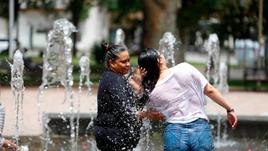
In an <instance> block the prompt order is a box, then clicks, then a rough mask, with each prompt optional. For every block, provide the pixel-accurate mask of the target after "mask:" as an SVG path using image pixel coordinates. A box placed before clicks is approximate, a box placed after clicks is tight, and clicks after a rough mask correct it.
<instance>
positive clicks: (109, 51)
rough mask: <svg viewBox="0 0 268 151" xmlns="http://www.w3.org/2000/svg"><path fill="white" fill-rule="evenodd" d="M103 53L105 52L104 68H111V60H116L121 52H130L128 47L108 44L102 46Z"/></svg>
mask: <svg viewBox="0 0 268 151" xmlns="http://www.w3.org/2000/svg"><path fill="white" fill-rule="evenodd" d="M101 47H102V49H103V51H104V52H105V58H104V66H105V67H106V68H109V62H108V61H109V60H110V59H111V60H113V61H114V60H116V59H117V58H118V54H119V52H122V51H128V50H127V48H126V47H124V46H121V45H115V44H108V43H106V42H104V43H102V44H101Z"/></svg>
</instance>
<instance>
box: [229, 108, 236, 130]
mask: <svg viewBox="0 0 268 151" xmlns="http://www.w3.org/2000/svg"><path fill="white" fill-rule="evenodd" d="M227 118H228V121H229V123H230V125H231V126H232V129H235V128H236V126H237V116H236V114H235V113H234V111H231V112H227Z"/></svg>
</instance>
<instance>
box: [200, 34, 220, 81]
mask: <svg viewBox="0 0 268 151" xmlns="http://www.w3.org/2000/svg"><path fill="white" fill-rule="evenodd" d="M204 48H205V50H206V51H207V52H208V62H207V69H206V76H207V79H208V80H209V82H210V83H212V84H218V80H219V75H218V74H219V59H220V58H219V57H220V46H219V39H218V36H217V34H210V35H209V38H208V40H207V41H206V42H205V43H204Z"/></svg>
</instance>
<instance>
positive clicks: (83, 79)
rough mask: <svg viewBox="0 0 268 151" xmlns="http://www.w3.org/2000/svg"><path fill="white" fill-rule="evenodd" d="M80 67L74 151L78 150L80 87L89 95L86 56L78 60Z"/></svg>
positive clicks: (89, 84) (89, 82)
mask: <svg viewBox="0 0 268 151" xmlns="http://www.w3.org/2000/svg"><path fill="white" fill-rule="evenodd" d="M79 66H80V80H79V87H78V91H79V97H78V101H77V117H76V133H75V150H77V149H78V137H79V119H80V98H81V95H82V87H83V86H84V85H85V86H86V87H87V89H88V94H91V85H92V82H91V81H90V68H89V59H88V57H87V56H82V57H81V58H80V60H79Z"/></svg>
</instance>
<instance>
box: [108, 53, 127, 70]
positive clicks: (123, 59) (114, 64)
mask: <svg viewBox="0 0 268 151" xmlns="http://www.w3.org/2000/svg"><path fill="white" fill-rule="evenodd" d="M129 60H130V59H129V53H128V51H121V52H119V54H118V56H117V58H116V59H115V60H109V64H110V68H111V70H112V71H114V72H116V73H118V74H121V75H124V74H127V73H128V71H129V69H130V62H129Z"/></svg>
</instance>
